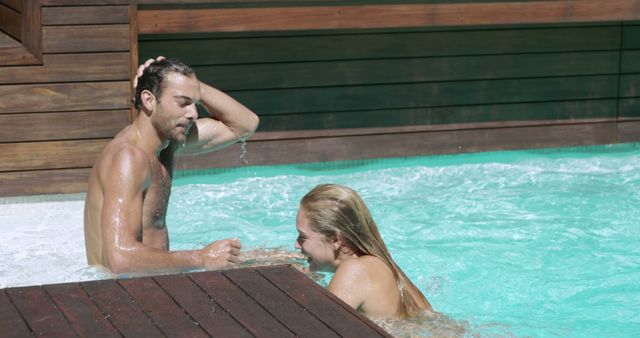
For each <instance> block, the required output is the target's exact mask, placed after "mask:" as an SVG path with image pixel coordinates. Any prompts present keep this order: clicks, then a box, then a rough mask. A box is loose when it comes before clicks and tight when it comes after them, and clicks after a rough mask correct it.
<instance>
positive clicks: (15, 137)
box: [0, 110, 129, 143]
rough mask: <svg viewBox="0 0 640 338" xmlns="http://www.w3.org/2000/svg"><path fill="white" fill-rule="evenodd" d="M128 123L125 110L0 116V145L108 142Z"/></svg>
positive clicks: (127, 114)
mask: <svg viewBox="0 0 640 338" xmlns="http://www.w3.org/2000/svg"><path fill="white" fill-rule="evenodd" d="M25 121H29V123H24V122H25ZM128 123H129V111H128V110H99V111H75V112H48V113H23V114H0V143H2V142H32V141H54V140H69V139H78V140H80V139H94V138H111V137H113V136H115V135H116V134H117V133H118V132H119V131H120V130H121V129H122V126H124V125H127V124H128Z"/></svg>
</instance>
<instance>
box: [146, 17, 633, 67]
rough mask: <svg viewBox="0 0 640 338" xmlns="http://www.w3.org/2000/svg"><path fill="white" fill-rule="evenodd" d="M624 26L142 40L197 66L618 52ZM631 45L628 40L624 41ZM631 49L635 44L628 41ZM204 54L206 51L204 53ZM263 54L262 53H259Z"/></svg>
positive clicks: (152, 50)
mask: <svg viewBox="0 0 640 338" xmlns="http://www.w3.org/2000/svg"><path fill="white" fill-rule="evenodd" d="M620 30H621V28H620V25H619V24H609V25H603V26H582V27H572V26H570V27H557V26H551V27H545V26H543V27H537V28H530V27H527V28H523V27H518V26H509V27H502V28H499V29H495V28H494V29H486V28H482V27H479V28H475V29H466V30H442V31H424V32H422V31H417V32H414V31H389V32H367V31H362V32H360V33H354V32H346V33H341V32H327V33H325V34H318V33H316V34H304V32H301V33H299V34H292V35H288V36H280V35H276V34H267V33H262V34H259V33H254V34H253V35H249V36H240V37H236V36H234V35H229V36H227V35H220V36H218V35H212V34H201V35H195V36H189V35H187V36H188V37H189V39H188V40H187V39H184V38H183V36H182V35H173V36H172V35H160V36H159V37H154V36H145V35H140V42H139V48H140V59H141V60H146V59H147V58H149V57H153V56H157V55H160V54H163V53H164V54H167V51H170V52H171V53H170V55H172V56H174V57H179V58H182V59H184V60H187V61H188V62H189V63H190V64H192V65H194V66H203V65H222V64H250V63H252V64H258V63H273V62H309V61H327V60H353V59H383V58H384V59H387V58H410V57H435V56H446V57H453V56H465V55H471V56H477V55H487V54H490V55H499V54H525V53H548V52H572V51H573V52H576V51H585V52H586V51H612V50H614V51H617V50H619V49H620V43H621V41H620V39H621V35H622V34H621V31H620ZM625 41H626V39H625ZM628 43H629V44H632V43H635V42H634V41H629V42H628ZM203 51H206V52H204V53H203ZM257 51H259V53H257Z"/></svg>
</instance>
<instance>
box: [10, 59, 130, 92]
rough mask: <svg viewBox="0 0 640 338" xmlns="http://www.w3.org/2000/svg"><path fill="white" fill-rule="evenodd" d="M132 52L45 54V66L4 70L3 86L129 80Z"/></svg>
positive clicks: (43, 63) (16, 67) (17, 67)
mask: <svg viewBox="0 0 640 338" xmlns="http://www.w3.org/2000/svg"><path fill="white" fill-rule="evenodd" d="M128 58H129V53H83V54H52V55H44V57H43V62H42V65H38V66H15V67H7V68H4V69H2V72H0V85H4V84H26V83H31V84H33V83H47V82H48V83H52V82H54V83H55V82H57V83H62V82H89V81H93V82H98V81H116V80H120V81H122V80H126V79H128V76H129V67H128V66H129V65H128V63H129V60H128Z"/></svg>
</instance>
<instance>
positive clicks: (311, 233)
mask: <svg viewBox="0 0 640 338" xmlns="http://www.w3.org/2000/svg"><path fill="white" fill-rule="evenodd" d="M296 227H297V229H298V239H297V240H296V244H295V246H296V248H297V249H300V251H301V252H302V254H304V255H305V256H307V257H308V261H309V267H310V269H311V270H315V271H327V272H334V275H333V278H332V279H331V282H330V283H329V286H328V289H329V291H331V292H332V293H333V294H335V295H336V296H338V297H339V298H340V299H342V300H343V301H344V302H345V303H347V304H349V305H351V306H352V307H353V308H355V309H357V310H359V311H361V312H362V313H363V314H365V315H366V316H368V317H372V318H407V317H412V316H415V315H418V314H420V313H424V312H425V311H427V312H431V311H432V309H431V305H430V304H429V302H428V301H427V299H426V298H425V297H424V295H423V294H422V292H420V290H418V288H417V287H416V286H415V285H414V284H413V283H412V282H411V281H410V280H409V278H407V276H406V275H405V274H404V272H402V270H400V268H399V267H398V266H397V265H396V263H395V262H394V261H393V259H392V258H391V255H390V254H389V252H388V251H387V247H386V246H385V244H384V242H383V241H382V238H381V237H380V234H379V232H378V228H377V227H376V224H375V222H374V221H373V218H372V217H371V213H370V212H369V209H368V208H367V206H366V204H365V203H364V201H363V200H362V198H360V196H359V195H358V194H357V193H356V192H355V191H353V190H352V189H350V188H347V187H345V186H341V185H336V184H323V185H318V186H316V187H315V188H313V190H311V191H310V192H309V193H307V194H306V195H305V196H304V197H303V198H302V200H301V201H300V209H299V211H298V216H297V219H296Z"/></svg>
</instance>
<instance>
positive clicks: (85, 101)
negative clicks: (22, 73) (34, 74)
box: [0, 81, 131, 113]
mask: <svg viewBox="0 0 640 338" xmlns="http://www.w3.org/2000/svg"><path fill="white" fill-rule="evenodd" d="M129 86H130V84H129V82H124V81H117V82H80V83H55V84H27V85H13V86H0V97H5V98H6V99H3V100H0V111H2V112H3V113H35V112H50V111H69V110H101V109H126V108H129V105H130V102H131V100H130V98H129V94H130V87H129Z"/></svg>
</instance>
